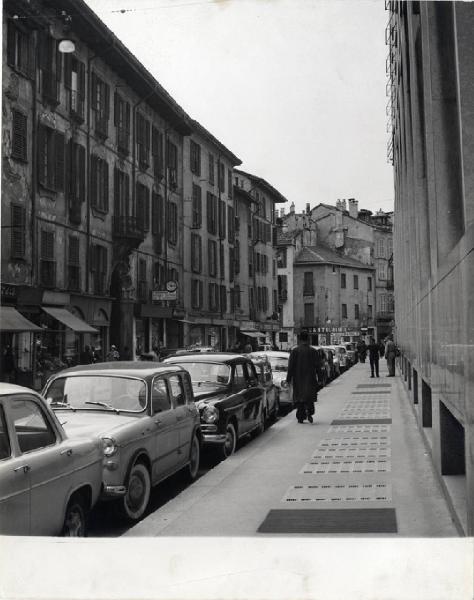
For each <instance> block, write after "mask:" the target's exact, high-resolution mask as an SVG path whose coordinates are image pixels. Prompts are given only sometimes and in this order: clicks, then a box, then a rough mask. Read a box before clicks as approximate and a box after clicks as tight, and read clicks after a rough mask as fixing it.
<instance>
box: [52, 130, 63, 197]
mask: <svg viewBox="0 0 474 600" xmlns="http://www.w3.org/2000/svg"><path fill="white" fill-rule="evenodd" d="M54 153H55V161H54V164H55V174H54V183H55V186H54V187H55V189H56V190H57V191H63V190H64V133H60V132H59V131H56V134H55V138H54Z"/></svg>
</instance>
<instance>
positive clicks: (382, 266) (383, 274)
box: [377, 261, 387, 281]
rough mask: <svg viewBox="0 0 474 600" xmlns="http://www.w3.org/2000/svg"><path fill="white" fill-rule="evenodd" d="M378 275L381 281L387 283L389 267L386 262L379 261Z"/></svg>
mask: <svg viewBox="0 0 474 600" xmlns="http://www.w3.org/2000/svg"><path fill="white" fill-rule="evenodd" d="M377 275H378V278H379V280H381V281H385V279H387V265H386V263H385V262H384V261H379V263H378V265H377Z"/></svg>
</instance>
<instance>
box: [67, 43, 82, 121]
mask: <svg viewBox="0 0 474 600" xmlns="http://www.w3.org/2000/svg"><path fill="white" fill-rule="evenodd" d="M64 87H65V88H66V90H67V99H68V108H69V112H70V113H71V115H72V116H73V117H76V119H78V120H79V121H83V120H84V101H85V96H86V77H85V67H84V63H83V62H81V61H80V60H77V58H76V57H75V56H73V55H72V54H65V55H64Z"/></svg>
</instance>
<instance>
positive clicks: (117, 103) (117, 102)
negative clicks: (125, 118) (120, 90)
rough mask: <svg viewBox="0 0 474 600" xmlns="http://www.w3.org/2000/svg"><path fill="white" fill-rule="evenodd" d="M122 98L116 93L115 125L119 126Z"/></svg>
mask: <svg viewBox="0 0 474 600" xmlns="http://www.w3.org/2000/svg"><path fill="white" fill-rule="evenodd" d="M120 100H121V99H120V96H119V95H118V94H117V92H114V125H115V126H117V125H119V123H120V120H119V110H120V103H121V102H120Z"/></svg>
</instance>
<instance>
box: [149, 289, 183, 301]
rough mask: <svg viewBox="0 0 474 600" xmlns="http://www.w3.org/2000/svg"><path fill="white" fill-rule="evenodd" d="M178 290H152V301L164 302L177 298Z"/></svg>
mask: <svg viewBox="0 0 474 600" xmlns="http://www.w3.org/2000/svg"><path fill="white" fill-rule="evenodd" d="M176 298H177V291H176V290H175V291H174V292H168V290H152V292H151V299H152V302H163V301H166V300H176Z"/></svg>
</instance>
